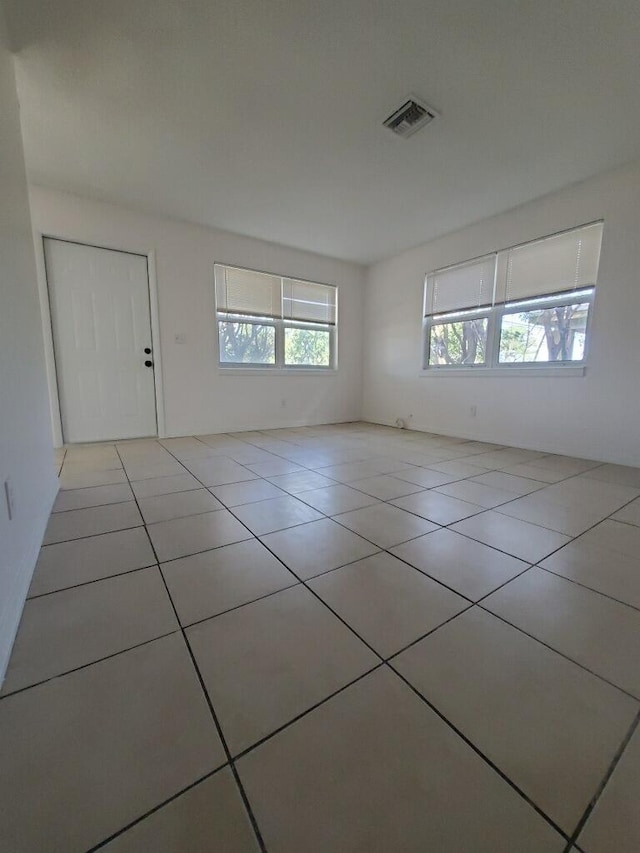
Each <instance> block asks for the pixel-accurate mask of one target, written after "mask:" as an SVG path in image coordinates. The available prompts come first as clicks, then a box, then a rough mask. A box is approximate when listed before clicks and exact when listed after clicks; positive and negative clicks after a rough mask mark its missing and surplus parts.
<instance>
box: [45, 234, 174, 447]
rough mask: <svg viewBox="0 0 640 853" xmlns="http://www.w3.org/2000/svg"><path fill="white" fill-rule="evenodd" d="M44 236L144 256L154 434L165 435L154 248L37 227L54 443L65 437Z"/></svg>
mask: <svg viewBox="0 0 640 853" xmlns="http://www.w3.org/2000/svg"><path fill="white" fill-rule="evenodd" d="M45 240H59V241H60V242H62V243H75V244H77V245H80V246H88V247H90V248H93V249H106V250H108V251H111V252H123V253H124V254H126V255H140V256H141V257H143V258H145V259H146V261H147V285H148V289H149V317H150V320H151V345H152V347H153V367H154V371H153V376H154V390H155V401H156V424H157V437H158V438H166V427H165V414H164V384H163V381H162V355H161V349H160V318H159V312H158V279H157V275H156V253H155V249H149V250H146V251H135V250H133V249H123V248H122V247H119V246H107V245H104V244H97V243H90V242H87V241H86V240H75V239H73V238H72V237H63V236H59V235H57V234H51V233H48V232H47V233H45V232H43V231H38V232H36V234H35V241H34V242H35V250H36V268H37V274H38V294H39V296H40V309H41V314H42V336H43V339H44V357H45V364H46V372H47V384H48V386H49V406H50V412H51V431H52V436H53V446H54V447H62V445H63V443H64V439H63V432H62V409H61V406H60V395H59V393H58V371H57V367H56V356H55V347H54V343H53V325H52V321H51V301H50V296H49V281H48V278H47V265H46V261H45V249H44V241H45ZM124 440H126V439H124Z"/></svg>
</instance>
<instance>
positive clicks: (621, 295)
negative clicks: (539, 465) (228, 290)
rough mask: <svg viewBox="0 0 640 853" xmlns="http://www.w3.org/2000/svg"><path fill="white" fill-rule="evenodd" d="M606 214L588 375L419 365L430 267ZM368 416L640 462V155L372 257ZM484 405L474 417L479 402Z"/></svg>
mask: <svg viewBox="0 0 640 853" xmlns="http://www.w3.org/2000/svg"><path fill="white" fill-rule="evenodd" d="M599 218H603V219H604V222H605V225H604V238H603V243H602V254H601V260H600V272H599V279H598V287H597V293H596V300H595V306H594V315H593V323H592V337H591V346H590V352H589V360H588V367H587V370H586V373H585V375H584V376H578V377H576V376H551V377H549V376H542V375H539V376H534V375H530V374H527V375H526V376H524V377H523V376H521V375H508V376H507V375H504V376H471V377H462V376H450V375H449V376H442V375H439V376H433V375H432V376H429V375H426V374H423V373H422V371H421V321H422V318H421V309H422V295H423V282H424V275H425V273H426V272H428V271H429V270H432V269H437V268H439V267H443V266H446V265H447V264H451V263H455V262H456V261H463V260H465V259H467V258H473V257H476V256H478V255H483V254H485V253H487V252H491V251H494V250H496V249H501V248H504V247H507V246H510V245H514V244H517V243H520V242H523V241H526V240H531V239H533V238H535V237H540V236H543V235H545V234H550V233H553V232H554V231H559V230H561V229H563V228H571V227H573V226H575V225H580V224H582V223H584V222H589V221H592V220H595V219H599ZM365 329H366V339H365V347H364V351H365V358H364V365H365V376H364V401H363V416H364V418H365V419H366V420H371V421H375V422H378V423H386V424H392V423H395V420H396V418H398V417H402V418H407V417H408V416H409V415H413V418H412V419H411V423H412V425H413V427H414V428H416V429H421V430H427V431H433V432H437V433H447V434H450V435H456V436H462V437H465V438H475V439H480V440H484V441H491V442H497V443H504V444H510V445H515V446H518V447H527V448H533V449H538V450H546V451H549V452H556V453H567V454H571V455H574V456H584V457H588V458H594V459H602V460H606V461H611V462H619V463H626V464H631V465H640V427H639V424H640V165H633V166H629V167H626V168H623V169H618V170H616V171H614V172H610V173H608V174H604V175H601V176H599V177H597V178H592V179H590V180H588V181H585V182H582V183H579V184H575V185H573V186H570V187H567V188H566V189H564V190H562V191H560V192H557V193H554V194H552V195H548V196H545V197H544V198H541V199H539V200H537V201H534V202H530V203H528V204H526V205H523V206H521V207H519V208H516V209H514V210H511V211H509V212H507V213H505V214H502V215H500V216H495V217H492V218H490V219H485V220H483V221H481V222H479V223H477V224H475V225H473V226H470V227H468V228H465V229H464V230H462V231H458V232H456V233H452V234H449V235H447V236H445V237H442V238H439V239H437V240H434V241H432V242H430V243H426V244H425V245H422V246H420V247H418V248H416V249H412V250H410V251H407V252H404V253H402V254H400V255H397V256H395V257H393V258H390V259H387V260H385V261H382V262H380V263H377V264H375V265H373V266H372V267H371V268H370V269H369V273H368V286H367V310H366V321H365ZM472 406H477V416H476V417H475V418H473V417H471V407H472Z"/></svg>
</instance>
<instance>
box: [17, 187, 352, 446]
mask: <svg viewBox="0 0 640 853" xmlns="http://www.w3.org/2000/svg"><path fill="white" fill-rule="evenodd" d="M31 207H32V217H33V225H34V231H35V234H36V250H37V251H38V252H41V242H42V241H41V239H40V235H41V234H46V235H49V236H54V237H62V238H67V239H72V240H77V241H80V242H86V243H92V244H95V245H98V246H105V247H108V248H114V249H127V250H129V251H134V252H142V253H145V254H146V253H148V252H151V251H153V252H154V253H155V262H156V271H157V285H158V302H159V315H160V338H161V355H162V372H163V385H164V409H165V423H166V434H167V435H170V436H177V435H191V434H196V435H197V434H204V433H209V432H227V431H231V430H243V429H267V428H273V427H280V426H293V425H305V424H318V423H333V422H339V421H350V420H356V419H358V418H359V417H360V409H361V401H362V374H361V368H362V301H363V287H364V278H365V270H364V268H363V267H361V266H358V265H356V264H350V263H344V262H342V261H337V260H333V259H331V258H326V257H323V256H320V255H313V254H310V253H308V252H301V251H298V250H296V249H290V248H287V247H284V246H278V245H275V244H273V243H266V242H264V241H261V240H255V239H253V238H251V237H242V236H240V235H236V234H231V233H229V232H224V231H218V230H214V229H211V228H204V227H200V226H198V225H192V224H189V223H184V222H179V221H176V220H171V219H165V218H160V217H153V216H147V215H145V214H141V213H136V212H133V211H131V210H128V209H124V208H120V207H116V206H113V205H109V204H101V203H96V202H93V201H89V200H87V199H84V198H79V197H77V196H73V195H68V194H63V193H58V192H53V191H50V190H46V189H42V188H39V187H33V188H32V189H31ZM39 260H40V264H39V276H40V279H41V287H42V286H43V278H44V271H43V265H42V259H41V257H40V259H39ZM216 261H218V262H222V263H229V264H237V265H238V266H245V267H249V268H253V269H258V270H265V271H267V272H274V273H280V274H286V275H290V276H297V277H300V278H306V279H310V280H315V281H320V282H327V283H329V284H337V285H338V286H339V322H340V326H339V367H338V371H337V372H336V373H331V374H322V375H318V374H305V375H299V374H287V375H282V374H279V375H264V374H260V375H259V376H256V375H246V374H243V375H239V374H234V375H232V376H229V375H228V373H227V374H221V373H219V372H218V368H217V356H216V352H215V324H214V296H213V264H214V262H216ZM177 333H184V334H186V336H187V342H186V343H185V344H176V343H175V335H176V334H177ZM50 373H51V376H50V378H53V370H51V371H50ZM54 396H55V391H54ZM283 400H284V403H285V405H284V406H283ZM54 421H55V413H54Z"/></svg>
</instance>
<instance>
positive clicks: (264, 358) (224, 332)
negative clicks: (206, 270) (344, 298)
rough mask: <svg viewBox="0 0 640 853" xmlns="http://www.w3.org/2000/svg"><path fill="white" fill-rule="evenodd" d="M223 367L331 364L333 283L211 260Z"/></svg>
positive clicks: (327, 366)
mask: <svg viewBox="0 0 640 853" xmlns="http://www.w3.org/2000/svg"><path fill="white" fill-rule="evenodd" d="M214 271H215V284H216V287H215V290H216V315H217V321H218V346H219V359H220V365H221V367H238V368H242V367H255V368H259V369H265V370H268V369H269V368H285V369H291V370H296V369H301V370H305V369H307V370H308V369H316V370H331V369H333V368H335V366H336V325H337V310H338V305H337V288H336V287H334V286H333V285H328V284H317V283H316V282H311V281H301V280H299V279H293V278H283V277H282V276H277V275H269V274H267V273H262V272H255V271H254V270H245V269H240V268H238V267H230V266H223V265H222V264H216V265H215V270H214Z"/></svg>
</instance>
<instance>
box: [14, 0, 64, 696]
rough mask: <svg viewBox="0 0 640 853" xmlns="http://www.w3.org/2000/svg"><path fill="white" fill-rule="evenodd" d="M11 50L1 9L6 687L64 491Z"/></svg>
mask: <svg viewBox="0 0 640 853" xmlns="http://www.w3.org/2000/svg"><path fill="white" fill-rule="evenodd" d="M5 45H6V36H5V31H4V24H3V21H2V9H0V115H1V116H2V121H1V122H0V683H1V682H2V678H3V677H4V672H5V669H6V665H7V663H8V659H9V653H10V651H11V645H12V643H13V638H14V636H15V632H16V629H17V627H18V622H19V620H20V615H21V613H22V607H23V604H24V600H25V598H26V595H27V590H28V587H29V582H30V580H31V574H32V572H33V568H34V566H35V562H36V559H37V556H38V550H39V548H40V544H41V542H42V535H43V533H44V528H45V525H46V522H47V518H48V516H49V511H50V509H51V505H52V503H53V499H54V497H55V493H56V491H57V479H56V476H55V470H54V467H53V451H52V446H51V432H50V429H49V414H48V402H47V385H46V377H45V370H44V353H43V345H42V333H41V321H40V307H39V303H38V291H37V286H36V268H35V261H34V253H33V243H32V237H31V223H30V219H29V206H28V197H27V184H26V178H25V171H24V158H23V153H22V136H21V133H20V120H19V111H18V102H17V97H16V89H15V81H14V76H13V57H12V56H11V54H10V53H9V52H8V51H7V50H6V48H5ZM7 479H9V480H10V481H11V483H12V485H13V492H14V497H15V513H14V517H13V520H12V521H10V520H9V516H8V512H7V506H6V501H5V494H4V483H5V480H7Z"/></svg>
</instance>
